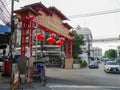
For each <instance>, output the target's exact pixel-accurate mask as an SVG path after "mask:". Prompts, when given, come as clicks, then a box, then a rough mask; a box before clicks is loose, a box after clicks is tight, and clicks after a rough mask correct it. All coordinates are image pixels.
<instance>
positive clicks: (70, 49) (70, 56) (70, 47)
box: [70, 41, 72, 58]
mask: <svg viewBox="0 0 120 90" xmlns="http://www.w3.org/2000/svg"><path fill="white" fill-rule="evenodd" d="M70 58H72V41H71V42H70Z"/></svg>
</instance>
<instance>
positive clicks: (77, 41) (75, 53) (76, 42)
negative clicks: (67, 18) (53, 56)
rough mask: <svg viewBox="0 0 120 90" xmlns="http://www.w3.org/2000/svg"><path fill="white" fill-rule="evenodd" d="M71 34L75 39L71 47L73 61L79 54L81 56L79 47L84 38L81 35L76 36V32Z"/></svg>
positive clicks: (82, 43)
mask: <svg viewBox="0 0 120 90" xmlns="http://www.w3.org/2000/svg"><path fill="white" fill-rule="evenodd" d="M73 34H74V37H75V39H74V40H73V45H72V48H73V52H72V55H73V58H74V59H77V58H78V56H79V54H82V49H81V47H80V45H84V41H83V38H84V37H83V35H78V34H77V33H76V31H73Z"/></svg>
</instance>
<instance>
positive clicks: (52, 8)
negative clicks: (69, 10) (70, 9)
mask: <svg viewBox="0 0 120 90" xmlns="http://www.w3.org/2000/svg"><path fill="white" fill-rule="evenodd" d="M48 9H49V10H50V11H51V12H53V10H55V11H56V12H57V14H58V15H60V16H61V17H62V19H63V20H69V19H68V18H67V17H66V16H65V15H64V14H63V13H62V12H61V11H60V10H58V9H57V8H56V7H54V6H51V7H48Z"/></svg>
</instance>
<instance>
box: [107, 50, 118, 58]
mask: <svg viewBox="0 0 120 90" xmlns="http://www.w3.org/2000/svg"><path fill="white" fill-rule="evenodd" d="M105 56H106V57H109V58H112V59H115V58H116V57H117V50H115V49H109V50H107V51H105Z"/></svg>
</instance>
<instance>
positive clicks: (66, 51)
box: [65, 42, 69, 58]
mask: <svg viewBox="0 0 120 90" xmlns="http://www.w3.org/2000/svg"><path fill="white" fill-rule="evenodd" d="M65 53H66V58H68V57H69V53H68V42H66V50H65Z"/></svg>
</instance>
